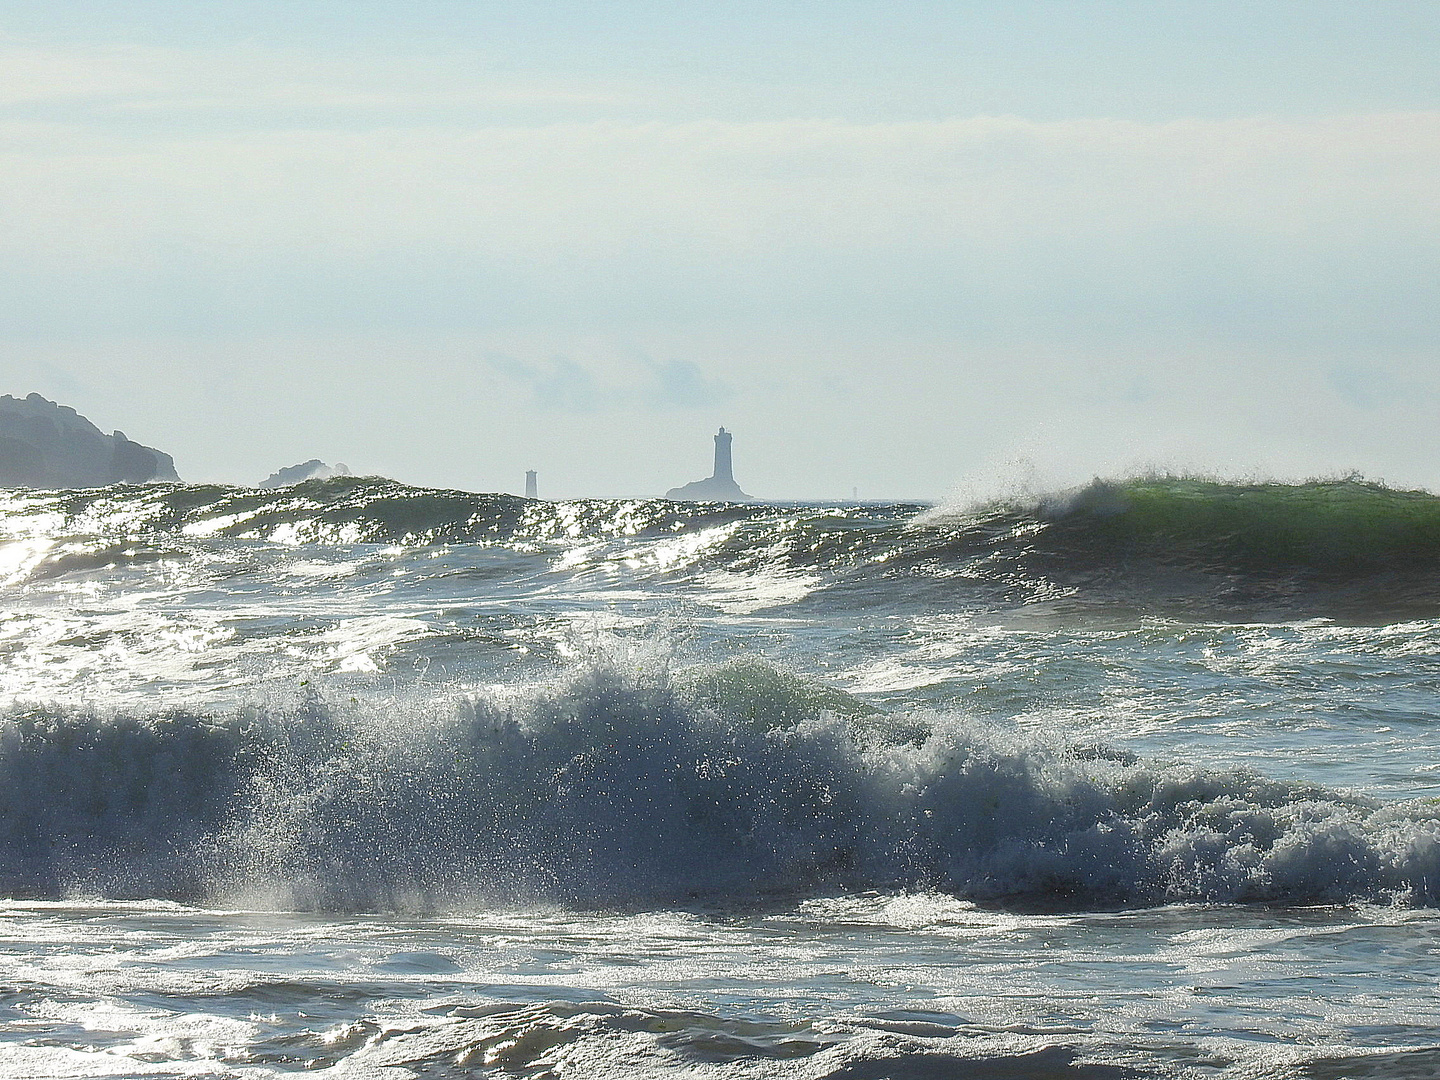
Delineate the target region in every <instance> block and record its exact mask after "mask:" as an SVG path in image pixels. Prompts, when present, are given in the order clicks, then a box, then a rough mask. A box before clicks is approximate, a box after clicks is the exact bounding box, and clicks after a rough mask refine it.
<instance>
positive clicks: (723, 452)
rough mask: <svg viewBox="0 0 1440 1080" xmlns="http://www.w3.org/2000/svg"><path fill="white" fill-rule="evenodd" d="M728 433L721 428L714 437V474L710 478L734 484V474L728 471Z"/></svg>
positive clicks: (729, 436) (729, 437)
mask: <svg viewBox="0 0 1440 1080" xmlns="http://www.w3.org/2000/svg"><path fill="white" fill-rule="evenodd" d="M730 439H731V435H730V432H728V431H726V430H725V429H724V428H723V427H722V428H721V429H720V432H719V434H718V435H716V436H715V473H714V475H713V476H712V477H711V479H714V480H729V481H730V482H731V483H732V484H733V483H734V482H735V474H734V473H733V472H731V471H730Z"/></svg>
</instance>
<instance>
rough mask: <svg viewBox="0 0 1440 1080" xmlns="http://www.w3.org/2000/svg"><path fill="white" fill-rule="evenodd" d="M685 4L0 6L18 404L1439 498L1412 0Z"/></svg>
mask: <svg viewBox="0 0 1440 1080" xmlns="http://www.w3.org/2000/svg"><path fill="white" fill-rule="evenodd" d="M686 7H688V5H660V4H651V3H623V2H622V3H616V4H613V5H609V4H607V5H591V4H582V3H578V2H575V3H553V4H552V3H545V4H538V5H520V4H500V5H492V4H483V5H480V4H473V3H461V2H459V0H455V2H453V3H436V2H429V0H418V2H416V3H411V4H404V5H401V4H394V3H385V4H377V3H364V2H357V3H348V4H343V5H342V4H338V3H315V4H308V3H307V4H301V5H293V4H280V3H246V2H237V3H234V4H227V5H224V11H223V12H222V13H219V14H217V13H216V12H215V11H214V10H211V9H210V7H209V6H208V5H194V4H192V3H181V2H179V0H173V2H170V3H145V2H143V0H142V2H138V3H129V4H119V3H114V4H112V3H106V2H87V3H83V4H82V3H45V4H43V5H42V4H39V3H31V2H29V0H19V2H17V3H11V4H7V6H6V12H5V14H4V15H0V133H3V138H0V205H3V206H4V208H5V211H4V218H3V228H0V285H3V287H0V394H4V393H9V394H15V395H19V396H22V397H23V396H24V395H25V394H28V393H30V392H32V391H38V392H39V393H41V394H43V395H45V396H46V397H47V398H53V399H56V400H58V401H61V402H63V403H65V404H68V405H72V406H74V407H75V408H76V409H78V410H79V411H80V412H81V413H83V414H85V415H86V416H88V417H89V418H90V419H91V420H92V421H94V423H95V424H97V425H98V426H99V427H100V428H102V429H104V430H106V431H108V430H111V429H114V428H121V429H123V430H124V431H125V432H126V433H127V434H128V435H129V436H130V437H132V438H133V439H136V440H139V441H140V442H143V443H146V444H148V445H150V446H155V447H159V448H161V449H163V450H165V451H166V452H168V453H170V454H172V455H173V456H174V458H175V463H176V467H177V468H178V470H179V472H180V474H181V475H182V476H184V477H185V478H186V479H187V480H224V481H244V482H255V481H258V480H259V479H261V478H263V477H265V476H266V475H268V474H270V473H272V472H274V471H275V470H276V469H278V468H280V467H281V466H286V465H291V464H294V463H295V462H300V461H306V460H308V459H311V458H315V457H319V458H322V459H324V460H325V461H336V460H343V461H345V462H346V463H348V464H349V466H350V468H351V469H352V470H353V471H354V472H357V473H371V472H376V473H383V474H386V475H391V476H394V477H396V478H398V479H401V480H405V481H407V482H411V483H419V484H433V485H444V486H456V487H464V488H471V489H479V490H511V491H516V492H519V491H521V490H523V483H524V472H525V470H526V469H536V470H538V472H539V484H540V491H541V493H542V494H543V495H547V496H555V497H561V496H579V495H658V494H660V493H662V492H664V491H665V490H666V489H667V488H670V487H674V486H676V485H678V484H682V483H685V482H687V481H690V480H694V479H697V478H699V477H703V476H705V475H708V473H709V470H710V464H711V456H712V451H713V443H712V439H711V436H712V435H713V434H714V432H715V431H716V429H717V428H718V427H719V426H721V425H722V424H723V425H724V426H725V427H726V428H727V429H729V430H731V431H733V432H734V436H735V441H734V468H735V479H736V480H737V481H738V482H739V483H740V485H741V486H742V487H743V488H744V489H745V490H746V491H748V492H751V493H753V494H755V495H757V496H759V497H761V498H822V497H837V496H847V497H848V495H849V494H850V492H851V491H852V489H858V491H859V494H860V496H861V497H862V498H865V497H876V498H880V497H920V498H932V499H933V498H942V497H944V496H946V495H947V493H952V492H964V491H967V490H971V489H977V488H983V487H985V486H986V485H991V486H993V485H997V484H998V485H1003V484H1005V483H1010V482H1012V481H1016V480H1017V479H1018V480H1022V481H1024V482H1027V483H1034V484H1040V485H1052V484H1053V485H1059V484H1065V483H1074V482H1077V481H1080V480H1084V479H1086V478H1088V477H1089V476H1090V475H1092V474H1095V473H1104V474H1117V473H1124V472H1133V471H1136V470H1141V469H1144V468H1147V467H1159V468H1171V469H1179V470H1185V469H1189V470H1201V471H1210V472H1220V473H1226V474H1230V475H1266V476H1275V477H1281V478H1286V477H1299V476H1308V475H1323V474H1334V473H1344V472H1350V471H1352V470H1354V471H1359V472H1362V473H1365V474H1367V475H1370V476H1374V477H1383V478H1385V479H1387V480H1390V481H1391V482H1395V483H1400V484H1405V485H1418V486H1427V487H1432V488H1433V487H1440V448H1437V447H1440V439H1437V435H1436V426H1437V425H1436V421H1437V418H1440V362H1437V361H1440V355H1437V347H1440V182H1437V177H1440V89H1437V87H1440V84H1437V82H1436V80H1435V79H1434V72H1435V71H1436V70H1440V55H1437V52H1440V5H1435V4H1433V3H1407V2H1401V0H1397V2H1393V3H1386V4H1383V5H1369V4H1359V3H1340V2H1328V0H1319V2H1315V0H1308V2H1304V3H1288V2H1284V0H1276V2H1273V3H1266V4H1263V5H1254V4H1250V3H1238V2H1229V0H1213V2H1204V3H1201V2H1195V3H1167V4H1158V5H1157V4H1153V3H1139V2H1132V3H1109V2H1096V3H1093V4H1092V3H1086V4H1060V3H1051V2H1030V3H1026V2H1023V0H1022V2H1014V3H998V2H996V3H974V4H955V3H943V4H942V3H934V4H929V3H923V2H922V3H916V4H911V5H903V6H902V8H901V9H900V13H899V14H897V13H896V12H897V9H896V7H895V6H894V5H888V4H880V3H878V2H848V0H838V2H832V3H825V4H821V3H796V2H791V3H785V2H778V0H777V2H774V3H768V4H759V3H728V4H727V3H722V4H715V5H703V7H704V8H705V11H704V13H687V12H686V11H685V10H684V9H685V8H686ZM602 11H603V14H602Z"/></svg>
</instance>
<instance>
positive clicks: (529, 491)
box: [525, 469, 540, 499]
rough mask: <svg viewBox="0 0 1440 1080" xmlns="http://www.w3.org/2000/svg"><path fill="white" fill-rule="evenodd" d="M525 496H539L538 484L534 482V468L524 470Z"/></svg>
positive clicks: (529, 497)
mask: <svg viewBox="0 0 1440 1080" xmlns="http://www.w3.org/2000/svg"><path fill="white" fill-rule="evenodd" d="M525 497H526V498H527V499H538V498H539V497H540V485H539V484H537V483H536V482H535V470H534V469H526V470H525Z"/></svg>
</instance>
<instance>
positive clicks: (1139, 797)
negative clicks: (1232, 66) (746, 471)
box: [0, 658, 1440, 909]
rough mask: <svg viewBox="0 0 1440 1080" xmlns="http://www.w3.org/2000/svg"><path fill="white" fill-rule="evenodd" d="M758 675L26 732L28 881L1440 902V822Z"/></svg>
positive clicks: (50, 724) (586, 679)
mask: <svg viewBox="0 0 1440 1080" xmlns="http://www.w3.org/2000/svg"><path fill="white" fill-rule="evenodd" d="M844 702H845V699H844V698H843V697H842V696H837V692H836V691H833V690H829V689H826V688H823V687H810V686H807V685H806V684H804V683H802V682H800V681H798V680H794V679H793V677H791V676H787V675H785V674H784V673H781V672H775V671H773V670H772V671H768V672H767V671H765V670H763V669H762V668H760V667H757V666H756V665H754V664H749V665H744V666H741V667H739V668H731V669H726V668H723V667H722V668H719V669H713V668H711V669H703V668H702V669H691V670H688V671H685V672H682V673H680V674H679V675H676V676H671V675H669V674H668V673H666V672H665V671H664V670H663V668H644V669H642V670H640V671H638V672H637V671H636V670H635V668H634V667H633V666H630V665H627V664H624V663H618V662H615V661H614V660H613V659H603V658H602V659H592V660H590V661H588V662H586V663H584V664H581V665H578V666H576V667H575V668H574V669H573V670H572V671H570V672H569V673H568V674H567V675H565V676H564V677H562V678H560V679H558V680H556V681H555V682H553V683H551V684H549V685H545V686H540V687H534V688H531V689H529V690H527V691H525V692H513V691H512V692H508V693H498V694H482V695H475V696H468V697H467V696H460V695H446V694H443V693H434V692H426V693H420V692H416V693H415V694H413V695H411V696H409V697H405V696H400V697H395V698H391V699H383V700H382V699H373V700H362V699H348V698H344V697H330V696H326V695H323V694H319V693H308V694H306V695H304V696H303V697H302V698H300V699H298V700H296V701H295V702H293V703H292V704H291V705H289V706H285V707H279V706H274V705H271V706H267V707H266V708H263V709H262V708H251V709H244V710H238V711H235V712H231V713H225V714H220V715H215V716H209V715H201V714H196V713H187V712H178V711H171V712H158V713H155V714H153V715H150V716H138V715H134V714H125V713H97V712H85V711H76V710H65V709H48V710H42V709H35V708H31V709H26V710H20V711H16V712H13V713H11V714H10V715H8V716H6V717H5V718H4V720H3V723H0V778H3V780H4V784H3V788H0V791H3V794H0V799H3V800H4V801H3V806H0V820H3V822H4V827H5V831H4V833H3V842H0V888H3V889H4V890H5V891H6V892H7V893H9V894H11V895H30V896H49V895H59V894H64V893H67V892H78V893H84V894H99V895H106V896H112V897H142V896H158V897H171V898H177V899H187V900H197V899H216V898H221V899H224V898H230V899H232V900H233V899H235V898H237V897H247V898H250V899H252V900H253V899H254V898H257V897H259V898H265V899H266V902H268V903H271V904H274V905H276V906H280V907H302V908H312V907H313V908H322V909H331V908H338V909H376V908H410V907H450V906H462V907H463V906H466V905H473V904H476V903H481V904H483V903H493V902H496V901H498V900H504V899H507V898H508V899H511V900H513V899H517V898H521V899H548V900H553V901H558V902H561V903H565V904H570V905H578V906H584V907H610V906H622V907H624V906H636V905H653V904H656V903H663V904H680V905H684V904H690V903H705V904H713V903H721V904H742V905H750V904H754V903H762V902H765V898H766V897H772V898H773V897H793V896H796V895H807V894H815V893H819V892H826V891H836V890H857V889H898V888H912V887H924V888H932V889H936V890H940V891H943V892H947V893H950V894H951V895H955V896H958V897H962V898H969V899H976V900H982V901H986V902H993V903H1002V904H1020V905H1041V906H1045V907H1057V906H1058V907H1074V908H1085V907H1111V906H1127V905H1146V904H1156V903H1162V902H1167V901H1176V900H1186V901H1210V902H1254V901H1264V902H1295V903H1307V902H1322V901H1323V902H1342V901H1352V900H1372V901H1381V902H1395V903H1417V904H1432V903H1435V902H1436V900H1437V895H1440V894H1437V887H1436V883H1437V882H1440V847H1437V839H1436V838H1437V835H1440V809H1437V807H1436V805H1435V804H1434V803H1432V802H1424V801H1416V802H1406V803H1381V802H1378V801H1376V800H1372V799H1367V798H1362V797H1358V796H1347V795H1344V794H1342V793H1339V792H1335V791H1330V790H1326V789H1323V788H1320V787H1317V786H1315V785H1306V784H1297V783H1289V782H1280V781H1274V780H1267V779H1265V778H1264V777H1262V776H1259V775H1256V774H1254V773H1252V772H1249V771H1246V770H1238V769H1217V768H1210V769H1201V768H1196V767H1191V766H1186V765H1180V764H1169V765H1167V764H1162V763H1156V762H1146V761H1135V760H1133V759H1130V758H1127V757H1126V756H1125V755H1123V754H1118V753H1111V752H1107V751H1105V750H1104V749H1103V748H1095V747H1076V746H1069V745H1066V744H1065V743H1064V742H1063V741H1062V740H1059V739H1055V738H1045V739H1041V740H1034V739H1026V738H1022V737H1020V736H1018V735H1017V734H1015V733H1014V732H1013V731H1006V730H1004V729H1001V728H997V727H995V726H993V725H991V726H988V727H982V726H977V725H975V724H974V723H971V722H968V721H967V720H965V719H964V718H963V717H958V716H954V715H949V714H944V713H925V714H916V713H909V714H905V715H900V716H895V715H889V714H883V713H876V712H874V711H872V710H870V709H868V708H866V707H864V706H860V705H858V703H856V704H855V705H853V706H850V707H847V706H845V704H844Z"/></svg>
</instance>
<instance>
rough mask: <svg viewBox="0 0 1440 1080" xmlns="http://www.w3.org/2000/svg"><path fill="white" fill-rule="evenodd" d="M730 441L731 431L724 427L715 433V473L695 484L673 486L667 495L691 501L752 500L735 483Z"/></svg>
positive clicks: (671, 497) (670, 497)
mask: <svg viewBox="0 0 1440 1080" xmlns="http://www.w3.org/2000/svg"><path fill="white" fill-rule="evenodd" d="M730 442H731V436H730V432H728V431H726V430H725V429H724V428H723V427H722V428H721V429H720V430H719V431H717V432H716V433H715V471H714V473H712V474H711V475H710V476H708V477H706V478H705V479H704V480H696V481H695V482H694V483H693V484H686V485H685V486H684V487H678V488H671V489H670V490H669V491H667V492H666V493H665V497H666V498H667V499H683V500H686V501H690V502H750V501H751V500H750V496H749V495H746V494H745V492H743V491H741V490H740V485H739V484H737V483H735V473H734V471H733V469H732V468H731V465H730Z"/></svg>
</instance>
